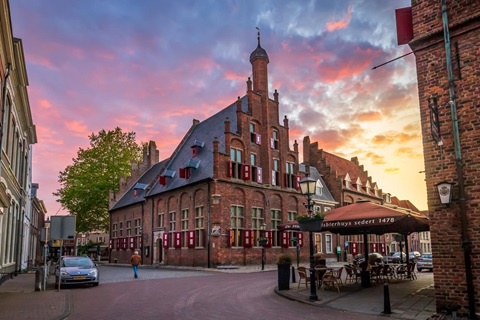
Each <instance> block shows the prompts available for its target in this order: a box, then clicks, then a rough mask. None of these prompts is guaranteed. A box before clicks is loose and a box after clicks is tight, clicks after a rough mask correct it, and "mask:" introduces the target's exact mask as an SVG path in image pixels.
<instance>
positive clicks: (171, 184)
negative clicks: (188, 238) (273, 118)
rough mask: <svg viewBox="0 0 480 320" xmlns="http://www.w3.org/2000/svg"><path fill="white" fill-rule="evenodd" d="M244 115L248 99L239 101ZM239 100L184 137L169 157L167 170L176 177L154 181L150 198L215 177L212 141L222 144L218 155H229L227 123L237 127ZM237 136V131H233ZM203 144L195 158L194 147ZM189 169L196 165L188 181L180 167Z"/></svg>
mask: <svg viewBox="0 0 480 320" xmlns="http://www.w3.org/2000/svg"><path fill="white" fill-rule="evenodd" d="M240 101H241V108H242V111H243V112H245V113H246V112H248V102H247V97H246V96H244V97H242V98H241V99H240ZM236 111H237V101H235V102H233V103H232V104H230V105H229V106H228V107H226V108H224V109H223V110H221V111H219V112H217V113H216V114H214V115H212V116H211V117H209V118H207V119H205V120H204V121H202V122H198V123H196V124H195V125H194V126H193V127H192V128H191V130H190V131H189V132H188V133H187V134H186V135H185V137H184V138H183V140H182V141H181V143H180V144H179V146H178V147H177V149H176V150H175V151H174V152H173V154H172V155H171V157H170V161H169V163H168V164H167V166H166V168H165V169H166V170H168V171H169V172H170V173H172V174H173V177H171V179H170V180H169V181H168V182H167V183H166V184H165V185H162V184H160V183H159V182H158V181H156V182H155V184H154V185H153V187H152V189H151V190H150V191H149V192H148V195H147V196H153V195H156V194H159V193H162V192H165V191H169V190H173V189H177V188H181V187H184V186H186V185H191V184H194V183H197V182H199V181H202V180H206V179H212V178H213V141H214V139H215V138H217V140H218V142H219V152H220V153H226V150H225V121H226V120H228V121H230V128H232V129H234V128H237V114H236ZM233 133H235V132H233ZM198 143H204V145H203V147H201V148H198V151H197V153H196V155H193V154H192V146H195V144H198ZM186 166H197V167H196V168H194V169H192V172H191V176H190V177H189V178H188V179H182V178H180V174H179V170H180V168H185V167H186Z"/></svg>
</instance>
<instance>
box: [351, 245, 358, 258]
mask: <svg viewBox="0 0 480 320" xmlns="http://www.w3.org/2000/svg"><path fill="white" fill-rule="evenodd" d="M357 253H358V248H357V243H356V242H352V254H353V255H354V256H355V255H356V254H357Z"/></svg>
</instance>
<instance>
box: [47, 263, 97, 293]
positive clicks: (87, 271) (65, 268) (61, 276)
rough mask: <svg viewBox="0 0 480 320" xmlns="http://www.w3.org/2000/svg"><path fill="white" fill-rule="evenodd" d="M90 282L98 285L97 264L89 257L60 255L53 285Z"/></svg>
mask: <svg viewBox="0 0 480 320" xmlns="http://www.w3.org/2000/svg"><path fill="white" fill-rule="evenodd" d="M59 281H60V285H61V286H63V285H69V284H92V285H94V286H98V284H99V281H100V279H99V274H98V269H97V265H96V264H95V262H93V261H92V259H90V258H89V257H74V256H71V257H70V256H69V257H61V258H60V262H59V264H58V266H57V268H56V270H55V285H56V286H58V285H59Z"/></svg>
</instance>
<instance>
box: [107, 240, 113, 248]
mask: <svg viewBox="0 0 480 320" xmlns="http://www.w3.org/2000/svg"><path fill="white" fill-rule="evenodd" d="M108 248H109V249H113V239H110V240H109V241H108Z"/></svg>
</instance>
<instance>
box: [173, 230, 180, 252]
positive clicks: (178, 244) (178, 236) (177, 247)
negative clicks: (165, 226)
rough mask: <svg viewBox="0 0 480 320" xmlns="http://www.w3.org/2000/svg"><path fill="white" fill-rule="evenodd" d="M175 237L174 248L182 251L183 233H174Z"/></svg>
mask: <svg viewBox="0 0 480 320" xmlns="http://www.w3.org/2000/svg"><path fill="white" fill-rule="evenodd" d="M173 237H174V241H175V243H174V247H175V249H180V248H181V247H182V233H181V232H174V233H173Z"/></svg>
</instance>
